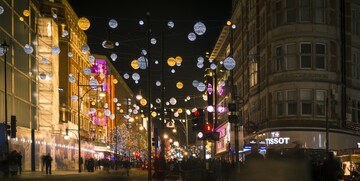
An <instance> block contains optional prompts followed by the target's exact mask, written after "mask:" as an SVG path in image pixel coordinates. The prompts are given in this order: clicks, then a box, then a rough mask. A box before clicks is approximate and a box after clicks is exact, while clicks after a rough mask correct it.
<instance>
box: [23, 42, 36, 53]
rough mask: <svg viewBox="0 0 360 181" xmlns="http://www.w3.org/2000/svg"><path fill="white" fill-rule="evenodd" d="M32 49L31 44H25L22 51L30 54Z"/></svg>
mask: <svg viewBox="0 0 360 181" xmlns="http://www.w3.org/2000/svg"><path fill="white" fill-rule="evenodd" d="M33 51H34V49H33V47H31V45H29V44H25V46H24V52H25V53H26V54H28V55H29V54H32V52H33Z"/></svg>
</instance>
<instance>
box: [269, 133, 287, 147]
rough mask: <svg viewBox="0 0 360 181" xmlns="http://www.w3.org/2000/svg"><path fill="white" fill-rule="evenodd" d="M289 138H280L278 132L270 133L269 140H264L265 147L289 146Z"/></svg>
mask: <svg viewBox="0 0 360 181" xmlns="http://www.w3.org/2000/svg"><path fill="white" fill-rule="evenodd" d="M289 140H290V138H289V137H281V136H280V132H279V131H275V132H271V138H266V139H265V142H266V144H267V145H283V144H289Z"/></svg>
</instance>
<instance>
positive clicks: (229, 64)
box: [224, 57, 236, 70]
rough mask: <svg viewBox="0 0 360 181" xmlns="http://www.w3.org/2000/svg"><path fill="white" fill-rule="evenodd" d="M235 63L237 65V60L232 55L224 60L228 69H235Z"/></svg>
mask: <svg viewBox="0 0 360 181" xmlns="http://www.w3.org/2000/svg"><path fill="white" fill-rule="evenodd" d="M235 65H236V62H235V60H234V58H232V57H227V58H225V60H224V67H225V68H226V69H227V70H232V69H234V67H235Z"/></svg>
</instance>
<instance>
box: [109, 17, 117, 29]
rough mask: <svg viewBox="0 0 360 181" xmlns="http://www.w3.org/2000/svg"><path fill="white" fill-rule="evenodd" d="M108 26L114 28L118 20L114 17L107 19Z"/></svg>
mask: <svg viewBox="0 0 360 181" xmlns="http://www.w3.org/2000/svg"><path fill="white" fill-rule="evenodd" d="M109 26H110V28H113V29H115V28H116V27H117V26H118V22H117V21H116V20H115V19H111V20H110V21H109Z"/></svg>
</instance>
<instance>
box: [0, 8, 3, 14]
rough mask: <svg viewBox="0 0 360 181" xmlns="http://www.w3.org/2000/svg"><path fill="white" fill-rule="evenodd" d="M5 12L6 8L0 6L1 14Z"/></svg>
mask: <svg viewBox="0 0 360 181" xmlns="http://www.w3.org/2000/svg"><path fill="white" fill-rule="evenodd" d="M3 13H4V8H3V7H2V6H0V14H3Z"/></svg>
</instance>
